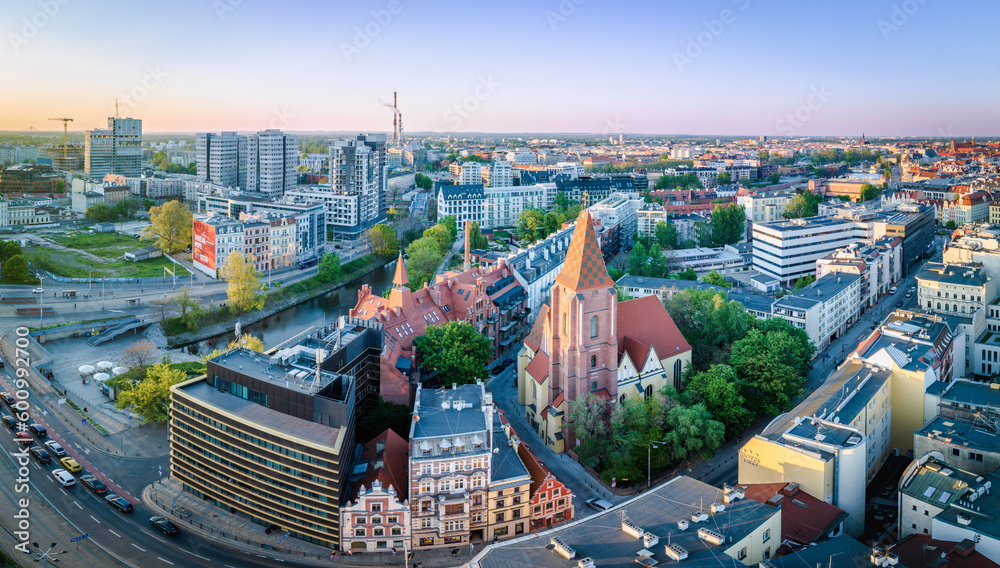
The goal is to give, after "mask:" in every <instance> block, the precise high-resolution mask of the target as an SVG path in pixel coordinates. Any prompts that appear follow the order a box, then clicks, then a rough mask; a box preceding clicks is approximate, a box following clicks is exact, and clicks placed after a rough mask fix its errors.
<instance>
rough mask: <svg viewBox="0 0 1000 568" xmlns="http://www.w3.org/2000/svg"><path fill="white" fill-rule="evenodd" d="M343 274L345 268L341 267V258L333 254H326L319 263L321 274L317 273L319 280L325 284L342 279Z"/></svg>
mask: <svg viewBox="0 0 1000 568" xmlns="http://www.w3.org/2000/svg"><path fill="white" fill-rule="evenodd" d="M341 272H343V267H342V266H341V265H340V257H339V256H337V255H335V254H333V253H332V252H328V253H326V254H324V255H323V258H322V259H320V261H319V272H318V273H317V276H318V277H319V279H320V280H322V281H323V282H333V281H334V280H336V279H337V278H340V274H341Z"/></svg>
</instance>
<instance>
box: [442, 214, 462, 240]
mask: <svg viewBox="0 0 1000 568" xmlns="http://www.w3.org/2000/svg"><path fill="white" fill-rule="evenodd" d="M438 225H444V226H445V227H447V228H448V233H450V234H451V242H455V239H457V238H458V220H457V219H455V216H454V215H446V216H444V217H442V218H441V220H440V221H438Z"/></svg>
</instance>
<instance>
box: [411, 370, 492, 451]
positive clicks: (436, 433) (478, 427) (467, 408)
mask: <svg viewBox="0 0 1000 568" xmlns="http://www.w3.org/2000/svg"><path fill="white" fill-rule="evenodd" d="M419 396H420V409H419V411H418V412H419V414H418V416H419V418H420V419H419V420H417V421H416V422H415V423H414V425H413V436H412V439H418V438H437V437H440V436H455V435H458V434H472V433H476V432H486V431H487V426H486V417H485V415H484V413H483V398H482V386H481V385H479V384H474V385H461V386H459V387H458V388H456V389H424V388H421V389H420V393H419ZM504 443H505V444H506V442H504Z"/></svg>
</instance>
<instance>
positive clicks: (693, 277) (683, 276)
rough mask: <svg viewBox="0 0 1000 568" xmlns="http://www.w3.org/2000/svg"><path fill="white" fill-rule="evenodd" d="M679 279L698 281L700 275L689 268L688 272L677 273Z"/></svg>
mask: <svg viewBox="0 0 1000 568" xmlns="http://www.w3.org/2000/svg"><path fill="white" fill-rule="evenodd" d="M677 279H678V280H697V279H698V273H697V272H695V271H694V269H693V268H688V269H687V270H685V271H683V272H678V273H677Z"/></svg>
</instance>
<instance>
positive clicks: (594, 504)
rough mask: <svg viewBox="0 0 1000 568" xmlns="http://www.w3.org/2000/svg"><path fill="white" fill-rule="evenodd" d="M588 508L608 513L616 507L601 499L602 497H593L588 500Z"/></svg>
mask: <svg viewBox="0 0 1000 568" xmlns="http://www.w3.org/2000/svg"><path fill="white" fill-rule="evenodd" d="M587 506H589V507H590V508H591V509H596V510H598V511H607V510H608V509H610V508H612V507H614V505H612V504H611V503H609V502H607V501H605V500H604V499H601V498H600V497H591V498H590V499H587Z"/></svg>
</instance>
